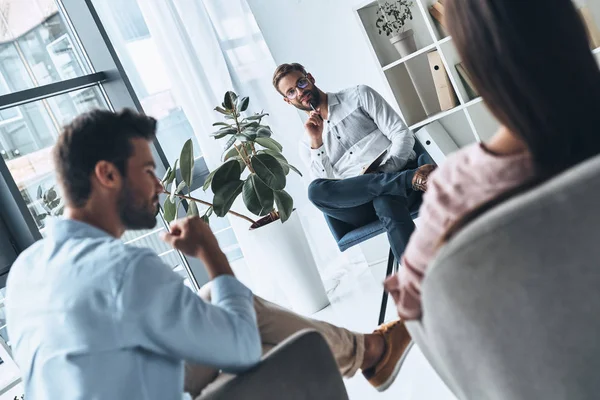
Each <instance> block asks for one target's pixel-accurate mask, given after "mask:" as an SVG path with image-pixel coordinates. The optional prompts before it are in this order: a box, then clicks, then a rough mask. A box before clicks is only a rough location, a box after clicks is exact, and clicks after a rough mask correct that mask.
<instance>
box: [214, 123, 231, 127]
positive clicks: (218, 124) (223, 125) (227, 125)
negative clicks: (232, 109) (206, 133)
mask: <svg viewBox="0 0 600 400" xmlns="http://www.w3.org/2000/svg"><path fill="white" fill-rule="evenodd" d="M212 126H222V127H224V128H231V127H232V126H231V125H229V124H228V123H227V122H215V123H214V124H212Z"/></svg>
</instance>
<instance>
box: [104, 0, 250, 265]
mask: <svg viewBox="0 0 600 400" xmlns="http://www.w3.org/2000/svg"><path fill="white" fill-rule="evenodd" d="M138 1H139V0H127V1H126V2H125V3H126V4H127V6H126V7H125V8H126V9H127V12H123V10H122V9H121V7H120V6H119V7H117V4H121V2H120V0H119V1H117V0H100V1H93V3H94V5H95V6H96V10H97V12H98V14H99V16H100V19H101V21H102V23H103V25H104V27H105V28H106V30H107V33H108V35H109V38H110V40H111V42H112V43H113V45H114V47H115V49H116V50H117V53H118V56H119V59H120V60H121V62H122V63H123V68H124V69H125V72H126V73H127V76H128V77H129V78H130V80H131V83H132V85H133V88H134V90H135V92H136V94H137V96H138V97H139V99H140V102H141V104H142V107H143V109H144V111H145V112H146V113H147V114H148V115H151V116H153V117H155V118H157V119H158V141H159V143H160V146H161V148H162V149H163V151H164V152H165V155H166V157H167V160H168V161H169V163H170V164H171V165H172V164H173V163H174V162H175V160H176V159H178V158H179V154H180V151H181V147H182V146H183V144H184V143H185V141H186V140H188V139H190V138H191V139H192V140H193V143H194V157H195V159H196V161H195V164H196V166H195V173H194V182H195V184H194V188H195V189H197V188H199V187H200V186H202V183H203V182H204V178H205V177H206V176H207V175H208V173H209V171H208V168H207V166H206V163H205V162H204V160H203V158H202V155H201V149H200V146H199V145H198V142H197V141H196V137H195V134H194V130H193V128H192V126H191V125H190V123H189V121H188V118H187V116H186V115H185V112H184V111H183V109H182V108H181V106H180V105H179V104H178V103H177V99H176V98H175V96H174V94H173V91H172V88H171V82H170V77H169V73H168V71H167V68H166V67H165V65H164V63H163V60H162V55H161V54H160V52H159V51H158V48H157V45H156V43H155V41H154V38H153V37H152V34H151V32H149V30H148V28H147V26H146V23H145V21H144V17H143V15H142V13H141V10H140V9H139V7H138V3H137V2H138ZM233 22H235V21H233ZM257 29H258V28H257ZM131 31H140V32H141V31H143V32H146V35H137V36H131V35H128V34H127V32H131ZM209 194H210V193H209V192H207V193H204V192H203V191H202V190H201V189H199V190H198V189H197V190H194V192H193V196H194V197H196V198H199V199H202V200H206V201H210V200H212V196H209ZM200 212H201V213H202V212H203V210H200ZM211 228H212V229H213V231H214V232H215V234H216V236H217V239H218V240H219V243H220V244H221V245H222V246H223V251H224V252H225V254H226V255H227V258H228V259H229V261H235V260H239V259H241V258H242V257H243V255H242V252H241V250H240V247H239V245H238V243H237V239H236V237H235V235H234V233H233V230H232V229H231V227H230V226H229V222H228V221H227V220H226V219H217V218H212V219H211Z"/></svg>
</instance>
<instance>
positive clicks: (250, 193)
mask: <svg viewBox="0 0 600 400" xmlns="http://www.w3.org/2000/svg"><path fill="white" fill-rule="evenodd" d="M243 196H244V204H245V205H246V207H247V208H248V211H250V212H251V213H252V214H255V215H258V216H259V217H262V216H263V215H267V214H268V213H270V212H271V211H273V202H274V201H275V199H274V195H273V190H272V189H271V188H269V187H268V186H267V185H266V184H265V183H264V182H263V181H261V180H260V178H259V177H258V176H257V175H256V174H252V175H250V176H249V177H248V179H247V180H246V182H245V183H244V194H243ZM215 212H216V210H215Z"/></svg>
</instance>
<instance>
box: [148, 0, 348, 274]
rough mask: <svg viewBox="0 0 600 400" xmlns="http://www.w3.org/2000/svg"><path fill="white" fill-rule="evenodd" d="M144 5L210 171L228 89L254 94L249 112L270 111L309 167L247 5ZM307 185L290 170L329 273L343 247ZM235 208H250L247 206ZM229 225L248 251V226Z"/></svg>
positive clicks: (298, 125) (292, 152)
mask: <svg viewBox="0 0 600 400" xmlns="http://www.w3.org/2000/svg"><path fill="white" fill-rule="evenodd" d="M138 4H139V6H140V8H141V10H142V13H143V15H144V18H145V20H146V24H147V25H148V29H149V30H150V33H151V35H152V37H153V38H154V39H155V41H156V44H157V46H158V50H159V53H160V54H161V56H162V57H164V60H165V63H166V66H167V69H168V71H169V74H170V79H171V81H172V85H173V92H174V94H175V96H176V97H177V100H178V103H179V104H181V105H182V107H183V109H184V111H185V113H186V115H187V118H188V119H189V121H190V123H191V124H192V126H193V128H194V131H195V134H196V137H197V140H198V143H199V144H200V146H201V147H202V153H203V154H204V155H205V157H206V163H207V165H208V167H209V169H211V170H212V169H214V168H216V167H217V166H218V165H219V164H220V156H221V153H222V145H223V143H222V142H220V141H216V140H214V139H213V138H212V137H210V136H209V135H210V133H211V132H212V131H214V130H215V129H214V128H212V126H211V125H212V123H213V122H216V121H218V120H220V116H219V114H217V113H216V112H214V111H213V109H214V107H215V106H216V105H218V104H220V103H221V102H222V101H223V99H222V97H223V94H224V93H225V91H227V90H232V89H233V90H234V91H236V92H237V93H238V94H242V95H244V96H249V97H250V108H249V111H250V112H258V111H261V110H265V111H266V112H268V113H269V114H270V115H269V117H268V118H267V119H265V122H267V123H268V124H269V125H270V126H271V128H272V129H273V132H274V138H276V139H277V140H278V141H279V142H280V143H281V144H282V145H283V148H284V149H283V154H284V155H285V156H286V158H287V159H288V160H289V161H290V162H291V163H292V164H293V165H295V166H297V167H298V168H299V169H300V170H301V171H302V170H305V168H304V166H303V165H301V161H300V158H299V156H298V140H299V139H300V138H301V136H302V135H303V134H304V133H303V124H302V120H301V118H300V115H299V114H298V112H297V111H296V110H295V109H294V108H293V107H291V106H289V105H287V104H286V103H284V102H283V99H282V97H281V95H279V94H278V93H277V92H276V91H275V89H274V88H273V86H272V84H271V77H272V74H273V72H274V70H275V68H276V64H275V61H274V59H273V57H272V56H271V54H270V52H269V49H268V48H267V45H266V43H265V41H264V38H263V36H262V34H261V32H260V30H259V28H258V26H257V24H256V21H255V19H254V17H253V15H252V12H251V10H250V8H249V7H248V5H247V2H246V0H227V1H222V0H203V1H202V0H143V1H138ZM290 61H293V60H290ZM305 175H306V174H305ZM305 179H306V178H305ZM307 183H308V182H307V181H306V180H305V181H303V180H302V179H301V178H299V177H297V176H296V175H294V174H293V173H292V174H290V175H289V176H288V185H287V188H286V190H287V191H288V192H289V193H290V194H291V195H292V196H293V198H294V201H295V206H296V209H297V211H298V213H299V216H300V218H301V220H302V225H303V228H304V231H305V233H306V236H307V238H308V240H309V243H310V245H311V250H312V252H313V255H314V256H315V260H316V261H317V265H318V266H319V269H320V270H321V271H323V269H324V268H325V267H326V266H327V265H329V264H330V263H331V261H332V260H334V259H336V258H337V257H338V256H339V250H337V247H336V245H335V242H334V240H333V238H332V237H331V235H330V233H329V229H328V228H327V226H326V224H325V221H324V219H323V217H322V215H321V214H320V213H319V211H318V210H316V209H315V208H314V207H313V206H312V205H311V204H310V202H309V201H308V199H307V196H306V187H307ZM234 208H236V209H241V210H243V211H245V209H244V207H243V204H242V203H241V201H238V203H236V205H234ZM230 222H231V225H232V227H233V228H234V231H235V233H236V236H237V238H238V241H239V243H240V246H241V248H242V251H243V250H244V244H245V242H246V240H245V237H244V236H245V234H246V233H247V230H248V225H247V223H246V222H245V221H239V220H238V219H236V218H235V217H233V218H232V217H230ZM255 283H256V282H255Z"/></svg>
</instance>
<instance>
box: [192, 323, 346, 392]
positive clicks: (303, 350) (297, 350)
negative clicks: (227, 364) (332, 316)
mask: <svg viewBox="0 0 600 400" xmlns="http://www.w3.org/2000/svg"><path fill="white" fill-rule="evenodd" d="M225 399H240V400H245V399H247V400H259V399H260V400H280V399H286V400H309V399H310V400H315V399H327V400H348V394H347V392H346V387H345V386H344V382H343V380H342V376H341V375H340V372H339V370H338V367H337V364H336V362H335V360H334V358H333V355H332V354H331V350H330V349H329V346H328V345H327V342H326V341H325V339H324V338H323V337H322V336H321V335H320V334H319V333H317V332H316V331H312V330H304V331H300V332H298V333H296V334H295V335H292V336H290V337H289V338H288V339H286V340H285V341H283V342H282V343H280V344H279V345H278V346H277V347H275V348H274V349H273V350H271V351H270V352H269V353H267V354H266V355H265V356H264V357H263V360H262V361H261V362H260V364H259V365H258V366H256V367H255V368H253V369H251V370H250V371H248V372H245V373H243V374H241V375H238V376H235V377H231V378H230V379H228V380H225V381H224V382H223V384H222V385H221V386H219V387H218V388H216V389H214V390H211V391H210V392H209V393H205V394H203V395H201V396H200V397H198V398H197V400H225Z"/></svg>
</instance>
